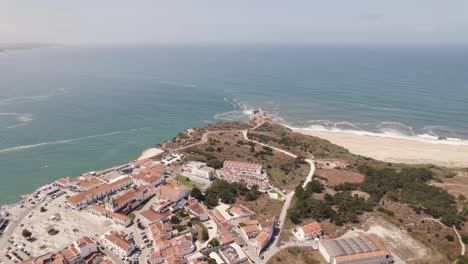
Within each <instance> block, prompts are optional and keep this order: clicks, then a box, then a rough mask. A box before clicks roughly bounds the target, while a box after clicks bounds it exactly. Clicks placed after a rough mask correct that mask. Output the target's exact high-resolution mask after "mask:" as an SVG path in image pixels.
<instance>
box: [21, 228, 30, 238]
mask: <svg viewBox="0 0 468 264" xmlns="http://www.w3.org/2000/svg"><path fill="white" fill-rule="evenodd" d="M21 235H22V236H23V237H24V238H27V239H30V238H31V236H32V233H31V231H29V230H27V229H23V232H21Z"/></svg>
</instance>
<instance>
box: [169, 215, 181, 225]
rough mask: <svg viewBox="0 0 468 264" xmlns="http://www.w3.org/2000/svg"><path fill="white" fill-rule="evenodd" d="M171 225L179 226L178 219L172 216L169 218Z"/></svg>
mask: <svg viewBox="0 0 468 264" xmlns="http://www.w3.org/2000/svg"><path fill="white" fill-rule="evenodd" d="M171 223H172V224H179V223H180V219H179V218H178V217H177V216H175V215H173V216H171Z"/></svg>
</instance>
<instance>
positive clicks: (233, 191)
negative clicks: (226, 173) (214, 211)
mask: <svg viewBox="0 0 468 264" xmlns="http://www.w3.org/2000/svg"><path fill="white" fill-rule="evenodd" d="M254 187H255V186H254ZM254 187H253V188H252V190H249V189H248V188H247V187H246V186H245V185H243V184H241V183H237V182H234V183H229V182H227V181H225V180H220V179H216V180H215V181H214V182H213V183H212V184H211V186H210V187H209V188H208V189H207V190H206V194H205V196H204V200H205V204H206V205H208V206H210V207H214V206H216V205H218V200H221V201H222V202H223V203H227V204H233V203H235V202H236V198H237V197H239V196H245V197H246V199H249V200H256V199H257V198H258V197H259V196H260V195H261V193H260V192H259V191H258V187H257V188H254Z"/></svg>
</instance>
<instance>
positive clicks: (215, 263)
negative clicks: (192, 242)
mask: <svg viewBox="0 0 468 264" xmlns="http://www.w3.org/2000/svg"><path fill="white" fill-rule="evenodd" d="M217 263H218V262H216V259H214V258H209V259H208V264H217Z"/></svg>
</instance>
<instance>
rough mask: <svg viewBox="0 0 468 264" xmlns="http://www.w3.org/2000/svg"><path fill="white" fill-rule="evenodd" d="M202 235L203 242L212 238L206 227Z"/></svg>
mask: <svg viewBox="0 0 468 264" xmlns="http://www.w3.org/2000/svg"><path fill="white" fill-rule="evenodd" d="M201 237H202V241H203V242H205V241H207V240H208V239H209V238H210V236H209V234H208V230H207V229H206V228H203V230H202V234H201Z"/></svg>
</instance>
